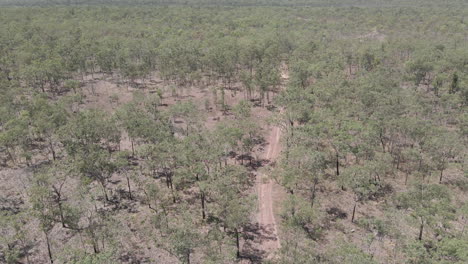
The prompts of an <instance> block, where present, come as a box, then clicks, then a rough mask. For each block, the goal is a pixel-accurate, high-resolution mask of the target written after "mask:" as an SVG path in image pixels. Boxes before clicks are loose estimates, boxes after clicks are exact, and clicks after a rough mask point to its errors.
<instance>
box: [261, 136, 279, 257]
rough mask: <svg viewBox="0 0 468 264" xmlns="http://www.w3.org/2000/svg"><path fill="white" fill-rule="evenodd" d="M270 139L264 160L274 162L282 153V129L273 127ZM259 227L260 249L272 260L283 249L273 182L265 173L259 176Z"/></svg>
mask: <svg viewBox="0 0 468 264" xmlns="http://www.w3.org/2000/svg"><path fill="white" fill-rule="evenodd" d="M270 131H271V132H270V135H269V137H268V139H267V140H268V141H267V143H268V145H267V147H266V150H265V153H264V155H265V156H264V158H265V159H267V160H269V161H270V162H272V161H274V160H275V159H276V158H277V157H278V155H279V153H280V144H279V141H280V133H281V132H280V129H279V128H278V127H273V128H272V129H271V130H270ZM257 177H258V181H257V182H258V186H257V192H258V219H257V220H258V225H259V228H260V231H259V233H260V237H261V239H260V241H259V249H260V250H261V251H263V252H265V254H264V255H265V258H267V259H268V258H271V257H272V256H273V255H274V253H275V251H276V250H277V249H279V248H280V247H281V244H280V240H279V237H278V227H277V224H276V221H275V215H274V213H273V197H272V193H273V184H274V183H273V182H272V180H271V179H270V178H269V177H268V176H267V175H264V174H263V173H260V174H259V175H258V176H257Z"/></svg>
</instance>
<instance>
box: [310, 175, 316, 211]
mask: <svg viewBox="0 0 468 264" xmlns="http://www.w3.org/2000/svg"><path fill="white" fill-rule="evenodd" d="M316 191H317V179H314V185H313V187H312V198H311V200H312V201H311V204H310V207H314V201H315V193H316Z"/></svg>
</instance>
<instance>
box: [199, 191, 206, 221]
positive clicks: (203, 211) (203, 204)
mask: <svg viewBox="0 0 468 264" xmlns="http://www.w3.org/2000/svg"><path fill="white" fill-rule="evenodd" d="M200 199H201V207H202V218H203V220H204V219H205V218H206V215H205V193H204V192H201V193H200Z"/></svg>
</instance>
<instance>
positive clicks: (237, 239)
mask: <svg viewBox="0 0 468 264" xmlns="http://www.w3.org/2000/svg"><path fill="white" fill-rule="evenodd" d="M234 231H235V232H236V247H237V254H236V255H237V258H240V256H241V254H240V241H239V230H238V229H237V228H236V229H234Z"/></svg>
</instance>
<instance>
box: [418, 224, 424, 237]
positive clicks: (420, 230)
mask: <svg viewBox="0 0 468 264" xmlns="http://www.w3.org/2000/svg"><path fill="white" fill-rule="evenodd" d="M423 230H424V221H421V226H420V227H419V236H418V240H419V241H421V240H422V236H423Z"/></svg>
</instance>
